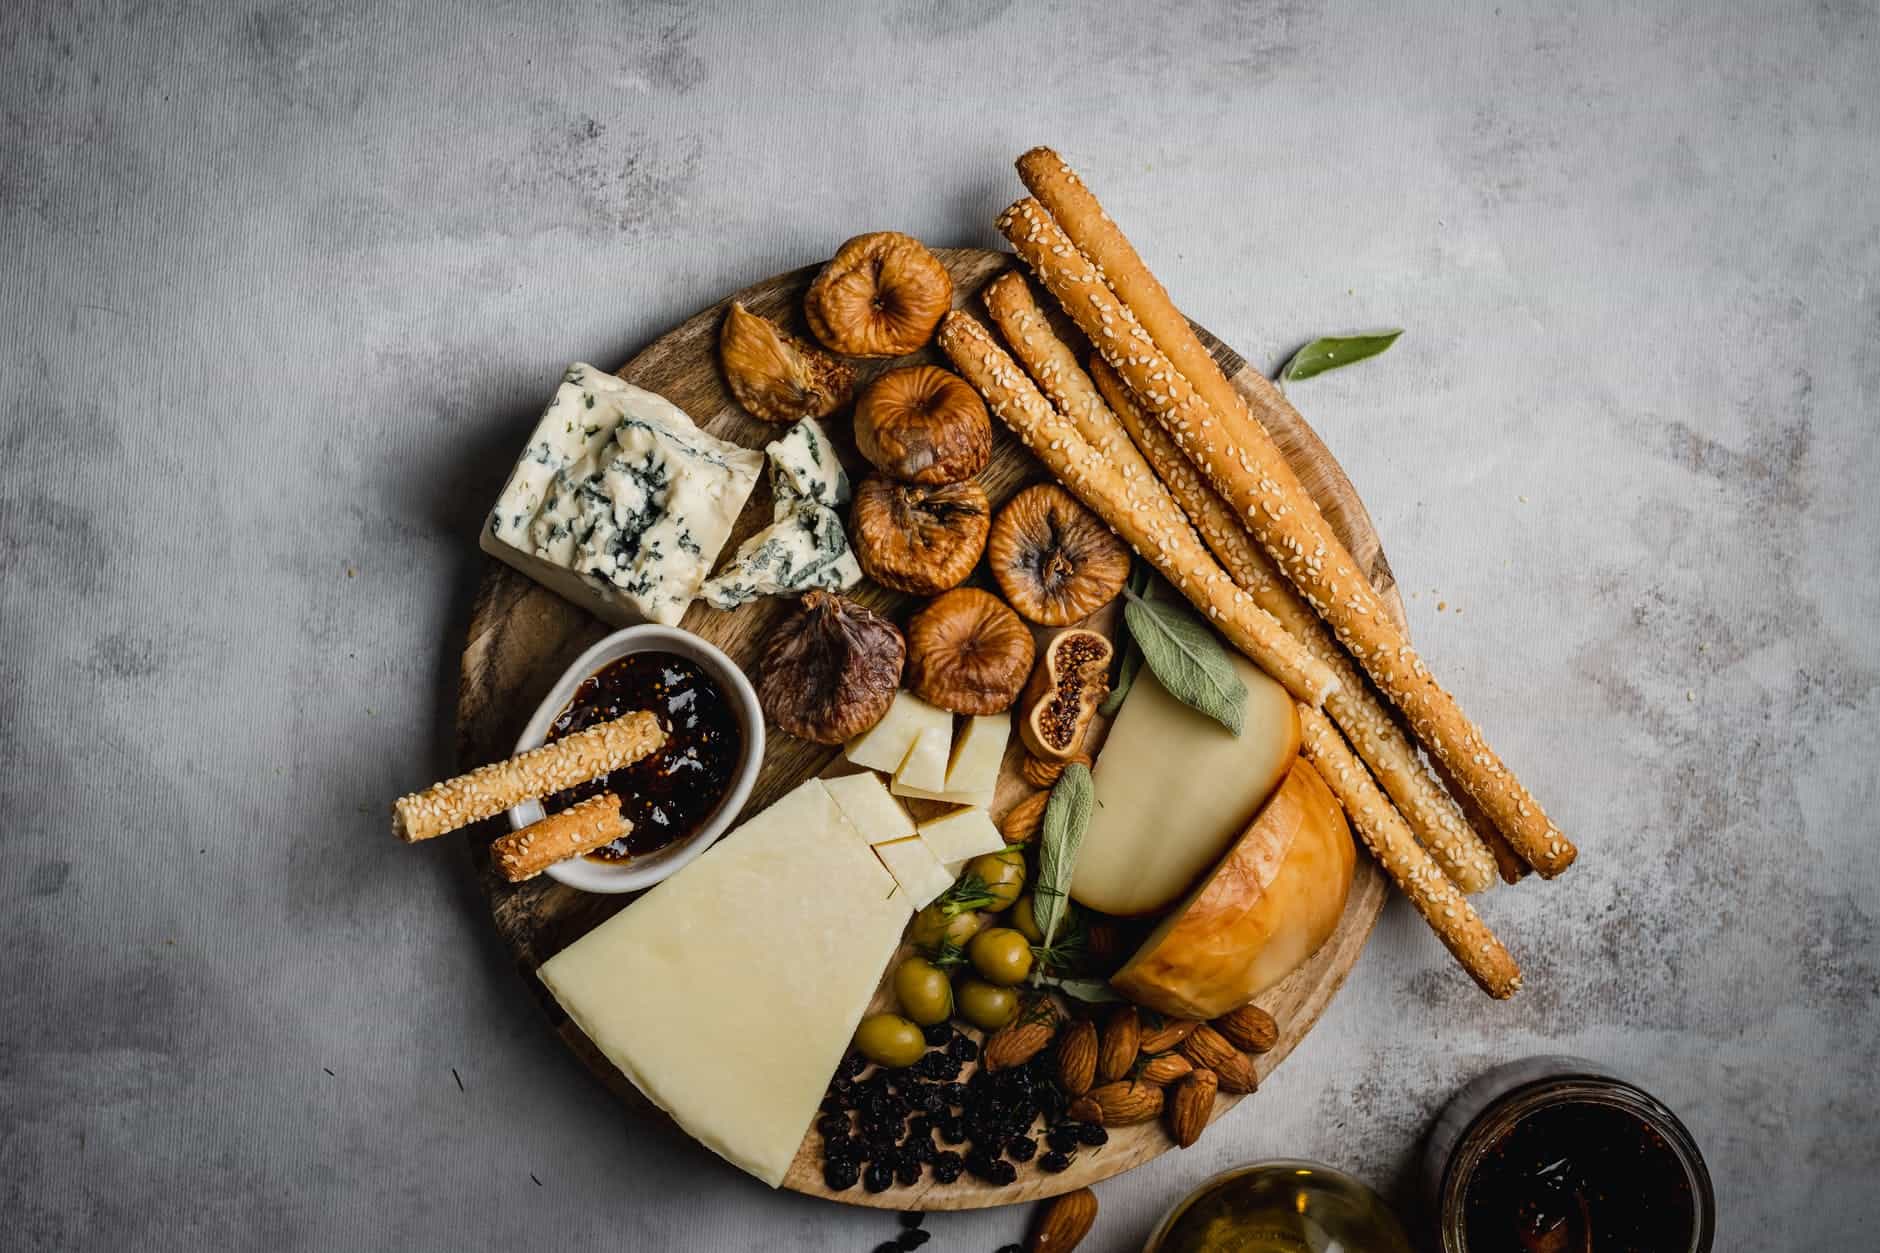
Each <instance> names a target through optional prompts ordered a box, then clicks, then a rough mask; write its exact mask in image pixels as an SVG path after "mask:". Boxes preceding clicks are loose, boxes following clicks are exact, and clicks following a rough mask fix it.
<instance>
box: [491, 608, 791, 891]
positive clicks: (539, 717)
mask: <svg viewBox="0 0 1880 1253" xmlns="http://www.w3.org/2000/svg"><path fill="white" fill-rule="evenodd" d="M636 709H646V710H650V711H651V712H652V713H653V715H654V716H655V717H656V718H658V719H659V725H660V727H661V728H662V729H663V730H664V731H665V732H666V743H665V744H664V745H663V746H662V747H661V748H660V750H659V751H658V752H656V753H652V754H650V755H649V756H647V757H645V758H643V759H641V760H640V761H636V762H634V763H633V764H632V765H630V766H628V767H626V768H625V769H624V770H616V771H614V772H613V773H612V774H609V775H605V776H603V777H601V778H599V779H596V780H594V781H593V782H591V783H583V784H580V785H578V786H576V787H572V788H569V789H567V790H566V791H562V792H557V793H555V794H554V795H553V796H549V797H545V798H543V800H541V801H528V802H526V803H524V804H521V805H518V806H516V807H515V808H514V809H511V810H510V811H509V825H510V827H511V828H513V829H515V830H518V831H520V830H521V829H522V828H523V827H526V826H528V825H529V824H530V823H532V822H539V821H540V820H541V819H542V818H543V817H544V816H546V815H548V814H552V813H557V812H559V811H561V810H563V809H566V808H567V807H568V806H570V805H572V804H575V803H576V802H578V801H582V800H586V799H587V798H589V797H591V796H598V795H600V794H601V793H602V792H613V793H614V794H615V795H616V796H618V797H620V809H621V814H622V816H623V817H625V818H626V819H627V821H629V822H631V823H632V824H633V829H632V831H631V832H630V833H629V834H628V835H627V837H626V838H625V839H624V840H617V841H615V842H614V843H613V844H609V845H607V846H606V847H604V848H601V849H597V850H596V851H594V852H592V853H589V854H588V855H587V856H585V857H574V858H570V859H569V860H567V861H563V862H557V863H556V864H555V865H552V866H550V867H549V868H548V870H547V874H548V876H549V877H550V878H552V879H554V880H556V881H557V882H559V883H565V884H567V885H568V886H569V887H572V888H580V889H581V890H582V891H584V892H638V891H641V890H643V889H645V888H649V887H652V886H653V885H654V884H655V883H658V882H659V881H660V880H661V879H664V878H665V877H666V876H668V875H670V874H672V873H673V872H674V871H675V870H678V869H679V868H680V867H681V866H683V865H685V864H686V863H687V862H689V861H691V860H692V859H693V858H695V857H697V856H698V855H699V854H700V853H703V852H704V851H705V850H706V849H708V848H710V847H711V846H712V844H713V843H715V842H716V841H717V839H718V837H719V836H721V835H723V834H724V833H725V831H726V830H727V829H729V828H730V826H731V824H732V823H733V822H735V821H736V820H737V816H738V813H739V811H740V810H742V809H743V808H744V802H745V801H746V800H747V799H749V798H750V795H751V787H752V785H754V784H755V783H756V782H757V772H758V769H759V768H760V767H761V766H762V765H763V761H764V715H763V712H762V711H761V710H760V709H759V708H758V705H757V693H756V692H755V691H754V690H753V689H752V687H751V684H750V680H748V679H746V678H745V677H744V673H743V671H741V670H739V669H738V667H737V666H736V665H735V664H734V663H733V662H732V660H731V659H730V658H729V657H727V656H725V655H724V654H723V653H722V652H720V651H719V650H718V649H716V648H714V647H713V646H712V645H710V644H708V643H706V642H705V641H704V640H702V639H700V638H699V637H698V636H696V635H693V634H691V633H689V632H686V631H681V630H678V629H676V628H673V627H664V626H654V625H646V626H633V627H627V628H626V629H625V630H621V631H616V632H614V633H613V634H612V635H609V636H608V637H607V638H606V639H603V640H602V641H601V642H600V643H598V644H596V645H594V647H592V648H590V649H588V650H587V651H586V652H585V653H582V654H581V655H580V656H579V657H577V658H576V659H575V661H574V664H573V665H571V666H569V667H568V669H567V670H566V671H565V672H564V673H563V674H562V676H561V678H560V680H558V681H557V682H556V684H555V686H554V687H553V688H551V689H550V690H549V693H548V696H547V697H546V698H545V699H544V700H543V701H542V704H541V706H540V707H539V708H538V709H537V710H536V711H535V716H534V717H532V718H530V719H529V724H528V726H526V727H524V728H523V731H522V737H521V738H520V739H518V740H517V741H516V751H517V752H518V753H521V752H526V751H528V750H529V749H531V748H537V747H539V746H541V745H542V744H545V743H548V742H549V741H551V740H557V739H560V738H561V737H562V736H564V735H570V734H573V733H574V732H576V731H580V730H582V729H584V728H586V727H590V726H593V725H594V724H595V723H599V722H606V721H608V720H609V719H612V718H618V717H621V716H622V715H625V714H628V713H631V712H633V711H634V710H636Z"/></svg>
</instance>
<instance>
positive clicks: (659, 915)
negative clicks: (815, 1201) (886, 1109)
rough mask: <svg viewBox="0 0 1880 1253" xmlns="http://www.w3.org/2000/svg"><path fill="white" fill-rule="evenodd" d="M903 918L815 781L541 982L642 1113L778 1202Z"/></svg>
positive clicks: (879, 873) (890, 890)
mask: <svg viewBox="0 0 1880 1253" xmlns="http://www.w3.org/2000/svg"><path fill="white" fill-rule="evenodd" d="M911 908H912V907H911V906H910V904H909V902H908V894H907V893H906V892H903V891H899V890H897V885H896V882H895V879H894V877H893V875H891V874H890V873H889V872H888V871H887V870H886V869H884V867H883V865H882V863H881V862H880V861H879V860H878V859H877V858H876V856H875V854H874V853H873V852H872V851H870V849H869V848H868V846H867V845H866V844H865V843H864V842H863V841H862V840H860V839H859V838H857V836H856V833H855V832H854V830H853V829H852V828H851V827H850V825H849V824H848V822H847V820H846V819H844V818H843V817H842V815H841V813H840V811H839V810H838V809H837V808H836V804H835V801H834V799H833V798H831V797H830V795H829V793H828V791H827V790H826V789H825V788H824V787H823V786H822V784H821V783H820V782H818V781H817V780H814V779H812V780H810V781H809V782H807V783H805V784H803V785H802V786H801V787H799V788H797V789H796V790H795V791H793V792H791V793H790V794H789V795H787V796H785V797H784V798H783V799H782V800H780V801H778V802H777V803H776V804H774V805H772V806H771V807H770V808H769V809H766V810H764V811H763V812H762V813H760V814H758V815H757V816H756V817H755V818H752V819H751V820H750V821H748V822H746V823H745V824H744V825H743V826H742V827H739V828H738V829H737V830H735V831H733V832H731V833H730V834H729V835H727V836H725V837H724V839H723V840H721V841H720V842H719V843H718V844H716V845H714V846H713V847H712V848H711V849H710V850H708V851H707V852H706V853H705V854H704V855H703V856H701V857H699V859H698V860H697V861H694V862H693V863H691V864H690V865H688V866H686V867H684V868H682V869H681V870H679V871H678V872H677V873H676V874H674V875H673V876H672V877H671V878H670V879H667V880H666V881H665V882H663V883H661V884H659V885H658V886H656V887H654V888H653V889H652V890H651V891H649V892H647V893H646V895H645V896H643V897H641V898H640V899H639V900H637V901H635V902H634V903H633V904H631V905H629V906H628V907H627V908H626V909H624V910H622V911H621V912H620V913H618V914H616V915H614V917H613V918H611V919H609V920H608V921H606V922H604V923H602V924H601V925H600V926H599V927H597V928H595V929H594V930H593V931H591V932H589V933H588V934H587V935H586V936H583V937H582V938H581V939H579V940H577V941H575V942H574V943H573V944H571V945H569V946H568V947H567V948H565V949H563V950H562V951H561V952H560V953H557V954H556V955H555V956H554V957H552V958H550V959H549V960H548V961H547V962H545V963H543V965H542V967H541V969H540V971H539V972H538V973H539V976H540V978H541V980H542V982H543V983H544V984H545V985H547V987H548V989H549V991H550V992H551V993H553V994H554V997H555V999H556V1000H557V1001H558V1002H559V1003H560V1004H561V1006H562V1008H563V1009H565V1010H566V1011H567V1012H568V1016H569V1017H570V1018H572V1019H573V1020H574V1022H575V1023H576V1025H577V1026H579V1027H580V1028H581V1030H582V1031H583V1032H585V1033H586V1035H587V1036H588V1038H589V1039H590V1040H592V1041H593V1042H594V1044H595V1045H596V1046H597V1047H598V1048H599V1049H600V1050H601V1052H603V1053H604V1054H606V1056H607V1058H608V1059H609V1060H610V1061H612V1062H613V1063H614V1065H616V1066H617V1067H619V1068H620V1071H621V1073H622V1074H624V1075H625V1076H626V1077H627V1078H628V1079H629V1080H631V1081H632V1083H633V1085H634V1086H635V1087H637V1088H638V1089H639V1090H640V1091H641V1092H643V1093H645V1094H646V1096H647V1099H649V1100H651V1101H652V1102H653V1103H654V1104H655V1105H657V1106H659V1107H660V1108H661V1109H663V1110H665V1111H666V1112H667V1113H669V1114H671V1115H672V1117H673V1119H674V1121H676V1122H677V1123H678V1124H679V1125H680V1126H681V1127H682V1128H684V1129H685V1130H686V1132H688V1133H689V1134H690V1135H692V1136H693V1137H694V1138H695V1139H697V1140H698V1141H699V1142H700V1143H702V1144H704V1145H705V1146H706V1147H707V1148H710V1149H711V1150H712V1151H713V1152H715V1153H717V1154H719V1155H720V1156H721V1157H723V1158H725V1159H726V1160H727V1161H729V1162H731V1163H732V1164H734V1165H736V1166H739V1167H741V1168H742V1169H744V1170H746V1171H749V1172H750V1173H751V1174H753V1175H755V1176H756V1177H757V1178H759V1179H761V1180H763V1181H764V1182H765V1183H767V1184H769V1185H770V1186H771V1187H773V1188H774V1187H776V1186H777V1185H778V1184H780V1183H781V1182H782V1181H783V1177H784V1175H785V1174H786V1173H787V1172H788V1170H789V1168H790V1163H791V1161H792V1159H793V1158H794V1157H795V1155H796V1150H797V1147H798V1146H799V1145H800V1144H801V1143H802V1140H803V1136H804V1134H805V1132H806V1131H807V1130H808V1128H809V1125H810V1122H811V1120H812V1119H813V1118H814V1117H815V1116H816V1107H817V1105H818V1104H819V1103H820V1102H821V1100H822V1098H823V1095H824V1093H825V1092H826V1091H827V1088H828V1083H829V1077H830V1076H831V1075H832V1074H834V1073H835V1069H836V1066H837V1064H838V1063H839V1062H840V1061H841V1059H842V1054H843V1051H844V1050H845V1049H846V1048H847V1047H848V1045H849V1041H850V1038H851V1037H852V1036H853V1035H854V1032H855V1026H856V1024H857V1023H858V1022H860V1021H861V1017H862V1014H863V1012H864V1011H865V1010H866V1009H867V1007H868V1002H869V1000H870V998H871V997H872V996H873V995H874V991H875V987H876V985H877V984H878V983H879V982H880V979H881V975H882V972H883V970H885V969H886V968H887V964H888V961H889V959H890V958H892V956H893V955H894V952H895V949H896V948H897V947H898V946H899V945H900V940H901V932H902V930H903V929H904V928H905V927H906V925H907V920H908V916H909V913H910V910H911Z"/></svg>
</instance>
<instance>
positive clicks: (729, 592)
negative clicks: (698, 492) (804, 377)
mask: <svg viewBox="0 0 1880 1253" xmlns="http://www.w3.org/2000/svg"><path fill="white" fill-rule="evenodd" d="M764 452H765V453H766V454H767V455H768V456H769V458H770V485H771V490H772V492H773V493H774V494H775V495H776V498H777V500H776V505H775V509H774V512H773V514H772V518H773V521H772V522H771V524H770V525H769V526H767V527H765V528H764V529H763V530H761V531H759V532H758V533H757V534H755V535H753V536H751V538H749V539H747V540H745V541H744V543H743V544H742V545H740V546H739V548H738V551H737V555H736V556H734V557H733V558H732V559H731V563H730V564H729V565H727V566H726V567H725V568H724V570H722V571H721V572H719V573H718V574H717V575H715V576H713V577H712V578H711V579H709V580H707V581H706V583H705V585H704V586H703V587H702V588H701V589H700V591H699V594H700V595H701V596H702V597H704V599H705V602H706V603H707V604H709V605H711V606H712V607H713V608H716V609H736V608H737V607H738V606H739V605H742V604H746V603H747V602H749V601H753V600H756V599H757V598H758V597H759V596H791V595H798V594H801V593H803V592H806V591H808V590H809V589H810V588H813V587H821V588H828V589H829V590H831V591H841V590H842V589H844V588H850V587H854V586H855V585H856V584H857V583H860V582H861V581H862V567H861V566H860V565H859V564H858V563H857V562H856V560H855V554H854V552H853V551H851V550H850V548H849V537H848V534H847V532H845V531H844V530H843V529H842V518H841V516H840V515H839V514H837V513H836V511H835V506H837V505H840V504H843V503H845V502H846V501H847V500H848V499H849V480H848V476H847V475H846V474H844V473H843V471H842V466H841V463H840V462H838V461H837V460H836V456H835V450H834V449H833V448H832V447H831V445H830V443H829V436H828V435H827V434H826V433H825V432H824V431H823V429H822V427H820V426H818V425H817V424H816V419H814V418H804V419H803V420H802V421H801V422H798V423H797V424H796V425H795V426H793V427H791V428H790V430H789V432H788V433H787V434H785V435H784V436H783V437H782V438H780V439H777V440H773V441H772V442H771V443H769V444H767V445H766V446H765V447H764Z"/></svg>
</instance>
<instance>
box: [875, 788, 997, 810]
mask: <svg viewBox="0 0 1880 1253" xmlns="http://www.w3.org/2000/svg"><path fill="white" fill-rule="evenodd" d="M891 790H892V791H893V792H894V794H895V795H896V796H908V797H912V798H914V799H915V800H923V801H939V802H941V803H942V804H945V805H964V806H966V807H968V808H976V809H990V808H992V797H993V793H991V792H929V791H928V790H927V789H926V788H918V787H909V786H908V785H907V784H906V783H902V782H899V781H896V782H895V783H893V784H892V785H891Z"/></svg>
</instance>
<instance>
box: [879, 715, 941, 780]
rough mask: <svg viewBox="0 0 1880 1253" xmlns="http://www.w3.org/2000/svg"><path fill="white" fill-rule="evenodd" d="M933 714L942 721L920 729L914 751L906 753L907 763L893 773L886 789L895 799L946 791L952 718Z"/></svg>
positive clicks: (911, 749)
mask: <svg viewBox="0 0 1880 1253" xmlns="http://www.w3.org/2000/svg"><path fill="white" fill-rule="evenodd" d="M937 712H939V713H940V714H942V715H943V716H944V717H945V719H946V721H945V722H944V723H931V724H929V725H927V726H924V727H922V728H921V730H920V736H919V738H917V739H916V740H915V741H914V747H913V748H910V749H909V750H908V752H907V760H906V761H903V762H902V763H901V768H900V769H899V770H897V771H895V772H894V782H893V783H891V784H889V785H888V786H889V790H890V791H892V792H894V793H895V794H897V795H901V796H913V795H921V796H928V795H931V794H933V793H935V792H944V791H946V786H947V755H948V752H949V750H950V749H951V748H952V747H953V715H952V714H949V713H947V712H946V711H945V710H939V711H937Z"/></svg>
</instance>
